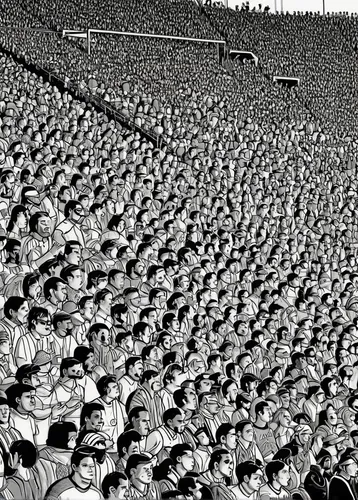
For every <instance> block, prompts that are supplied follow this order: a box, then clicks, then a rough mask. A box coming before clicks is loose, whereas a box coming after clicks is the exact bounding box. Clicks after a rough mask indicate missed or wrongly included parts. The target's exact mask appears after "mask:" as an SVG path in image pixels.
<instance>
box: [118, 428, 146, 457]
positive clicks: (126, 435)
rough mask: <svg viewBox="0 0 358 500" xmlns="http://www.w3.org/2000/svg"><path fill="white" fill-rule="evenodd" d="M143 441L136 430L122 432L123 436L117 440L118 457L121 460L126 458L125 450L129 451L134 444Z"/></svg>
mask: <svg viewBox="0 0 358 500" xmlns="http://www.w3.org/2000/svg"><path fill="white" fill-rule="evenodd" d="M141 439H142V437H141V435H140V434H139V432H137V431H135V430H134V429H131V430H129V431H126V432H122V434H121V435H120V436H119V437H118V439H117V453H118V457H119V458H122V457H124V453H123V448H125V449H126V450H127V451H128V448H129V446H130V445H131V444H132V443H133V442H134V443H139V441H140V440H141Z"/></svg>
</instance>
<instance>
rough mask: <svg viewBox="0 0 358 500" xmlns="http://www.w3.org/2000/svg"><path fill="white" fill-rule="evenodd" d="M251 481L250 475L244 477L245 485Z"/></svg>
mask: <svg viewBox="0 0 358 500" xmlns="http://www.w3.org/2000/svg"><path fill="white" fill-rule="evenodd" d="M249 481H250V478H249V476H248V475H246V476H244V482H245V483H248V482H249Z"/></svg>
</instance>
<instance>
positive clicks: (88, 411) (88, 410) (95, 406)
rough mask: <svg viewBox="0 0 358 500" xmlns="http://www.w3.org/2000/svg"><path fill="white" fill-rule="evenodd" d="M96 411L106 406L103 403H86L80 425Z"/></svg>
mask: <svg viewBox="0 0 358 500" xmlns="http://www.w3.org/2000/svg"><path fill="white" fill-rule="evenodd" d="M94 411H104V406H103V405H101V403H85V404H84V405H83V407H82V410H81V416H80V426H81V427H83V426H84V425H85V424H86V418H91V415H92V413H93V412H94Z"/></svg>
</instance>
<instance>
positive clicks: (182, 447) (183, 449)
mask: <svg viewBox="0 0 358 500" xmlns="http://www.w3.org/2000/svg"><path fill="white" fill-rule="evenodd" d="M190 451H193V449H192V447H191V445H190V444H188V443H179V444H175V445H174V446H173V447H172V449H171V450H170V453H169V456H170V458H171V460H172V461H173V464H174V465H176V464H177V460H178V458H180V457H182V456H183V455H186V454H187V453H188V452H190Z"/></svg>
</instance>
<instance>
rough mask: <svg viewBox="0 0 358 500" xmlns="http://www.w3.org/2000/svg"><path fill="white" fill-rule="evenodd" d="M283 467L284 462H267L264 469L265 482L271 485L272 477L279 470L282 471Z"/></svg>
mask: <svg viewBox="0 0 358 500" xmlns="http://www.w3.org/2000/svg"><path fill="white" fill-rule="evenodd" d="M285 465H286V464H285V463H284V462H281V460H272V461H271V462H269V463H268V464H267V465H266V467H265V473H266V476H267V481H268V482H269V483H272V481H273V476H274V475H275V474H278V473H279V472H280V470H282V469H283V468H284V467H285Z"/></svg>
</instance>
